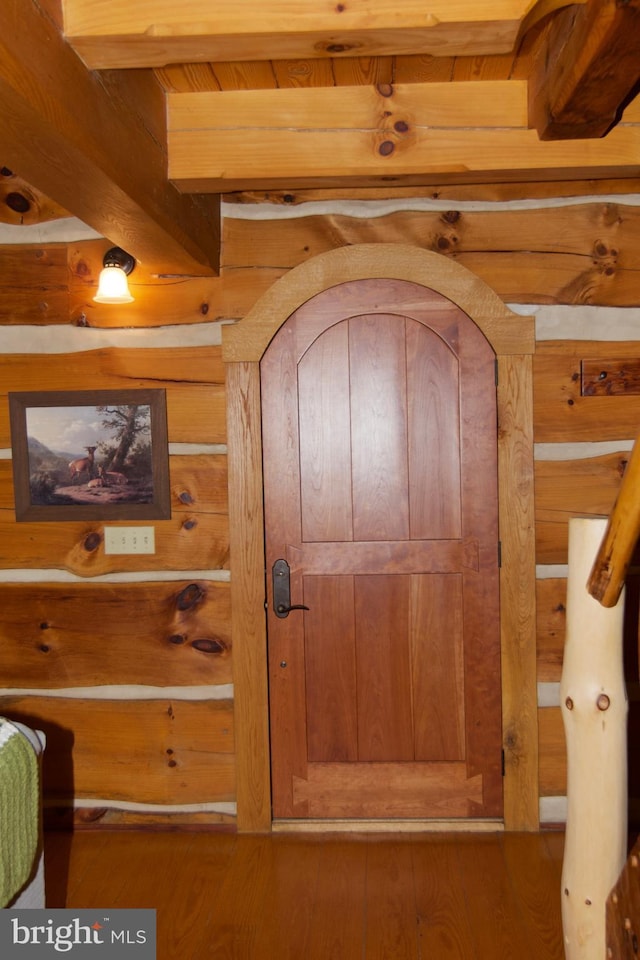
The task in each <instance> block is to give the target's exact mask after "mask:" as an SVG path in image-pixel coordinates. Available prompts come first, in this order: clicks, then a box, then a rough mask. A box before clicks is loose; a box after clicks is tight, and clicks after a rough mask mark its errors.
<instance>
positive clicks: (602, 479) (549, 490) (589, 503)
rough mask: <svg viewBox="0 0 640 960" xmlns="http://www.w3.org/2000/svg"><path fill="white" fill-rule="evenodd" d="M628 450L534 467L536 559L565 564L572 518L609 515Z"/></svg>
mask: <svg viewBox="0 0 640 960" xmlns="http://www.w3.org/2000/svg"><path fill="white" fill-rule="evenodd" d="M628 460H629V453H628V451H622V452H620V453H616V454H606V455H604V456H601V457H588V458H585V459H580V460H539V461H537V462H536V464H535V490H536V499H535V514H536V559H537V562H538V563H566V562H567V545H568V523H569V519H570V517H572V516H574V517H575V516H591V517H602V516H607V515H608V514H609V512H610V511H611V509H612V507H613V504H614V502H615V499H616V496H617V493H618V490H619V489H620V484H621V480H622V476H623V475H624V472H625V467H626V464H627V462H628Z"/></svg>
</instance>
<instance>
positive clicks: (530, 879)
mask: <svg viewBox="0 0 640 960" xmlns="http://www.w3.org/2000/svg"><path fill="white" fill-rule="evenodd" d="M501 845H502V850H503V855H504V859H505V862H506V864H507V869H508V872H509V879H510V881H511V885H512V887H513V889H514V892H515V894H516V896H517V898H518V903H519V905H520V914H521V917H522V923H523V926H524V927H525V929H526V930H527V931H528V934H529V942H530V944H531V948H532V949H533V951H534V955H535V956H544V957H553V958H554V960H564V947H563V943H562V935H561V929H562V914H561V909H560V878H559V876H558V871H557V869H556V864H554V863H553V861H552V860H551V859H550V858H547V857H544V856H541V855H540V854H541V848H540V841H539V838H538V837H537V836H536V835H535V834H517V835H516V834H504V835H503V836H502V837H501ZM543 850H544V848H543Z"/></svg>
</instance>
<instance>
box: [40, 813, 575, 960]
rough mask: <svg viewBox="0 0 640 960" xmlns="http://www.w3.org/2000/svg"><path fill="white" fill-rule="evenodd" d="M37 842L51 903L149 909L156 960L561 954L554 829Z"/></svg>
mask: <svg viewBox="0 0 640 960" xmlns="http://www.w3.org/2000/svg"><path fill="white" fill-rule="evenodd" d="M45 844H46V846H45V855H46V859H47V863H48V864H51V870H50V872H49V873H48V874H47V894H48V901H49V903H50V904H51V906H53V907H64V906H66V907H67V908H69V909H78V908H80V907H84V908H90V907H96V908H100V909H103V908H114V907H118V906H120V907H122V906H127V907H148V908H154V909H156V911H157V923H158V960H174V958H175V957H176V956H189V957H193V958H194V960H206V958H207V956H209V957H210V956H211V955H212V951H215V952H214V953H213V955H214V956H216V957H218V956H219V957H221V958H222V957H225V958H234V960H239V958H243V960H244V958H247V960H249V958H250V960H273V958H274V957H279V958H283V960H298V958H301V957H304V958H305V960H329V958H330V960H345V958H352V957H366V958H367V960H370V958H373V957H376V958H377V960H380V958H382V957H384V958H385V960H389V958H391V957H393V958H396V957H402V958H403V960H405V958H406V960H409V958H411V960H431V958H432V957H433V958H437V960H469V958H471V957H473V958H478V960H496V958H497V957H503V956H504V957H507V956H514V957H515V956H517V957H518V958H520V960H561V958H562V926H561V922H560V915H559V901H560V896H559V892H558V891H559V885H560V865H561V861H562V846H563V836H562V833H553V834H529V835H522V834H520V835H513V836H509V837H507V836H506V835H504V836H501V835H500V834H493V835H490V836H487V837H482V838H480V837H474V836H471V835H468V836H464V837H461V836H459V835H458V836H456V835H452V834H450V833H449V834H440V835H437V836H433V835H432V836H427V835H424V834H423V835H413V836H412V837H411V838H398V837H397V836H396V837H390V836H389V835H386V836H385V835H366V834H364V835H353V834H351V835H349V834H346V835H343V836H340V837H336V836H321V837H309V836H304V837H297V836H291V835H289V836H287V835H284V836H281V835H277V836H274V837H271V838H265V837H256V836H246V837H241V836H230V835H228V834H221V833H213V832H212V833H193V832H190V833H185V832H182V833H179V832H178V833H176V832H169V833H167V832H165V833H158V832H155V833H153V832H151V833H150V832H149V831H144V830H129V831H116V830H113V831H111V832H109V833H106V832H96V831H86V830H85V831H76V832H75V833H74V834H73V835H69V834H63V833H47V835H46V837H45ZM131 862H137V863H139V864H140V869H138V870H130V869H128V867H129V865H130V864H131ZM479 887H480V890H479V889H478V888H479ZM211 891H215V897H213V898H212V896H211ZM478 896H479V897H480V901H479V903H476V898H477V897H478ZM488 918H490V922H488ZM518 931H519V932H518ZM505 942H506V943H508V944H510V945H515V946H516V947H517V948H518V951H517V952H516V953H514V954H509V953H505V954H503V953H501V949H500V948H501V946H502V945H503V944H504V943H505ZM383 950H386V952H382V951H383Z"/></svg>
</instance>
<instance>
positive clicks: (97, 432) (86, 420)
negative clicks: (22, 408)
mask: <svg viewBox="0 0 640 960" xmlns="http://www.w3.org/2000/svg"><path fill="white" fill-rule="evenodd" d="M26 417H27V436H28V437H31V438H32V439H35V440H39V441H40V443H44V444H45V446H47V447H48V448H49V450H53V451H56V452H58V453H70V454H77V453H82V452H83V451H84V448H85V447H95V446H97V443H98V440H101V439H105V430H104V427H103V426H102V425H101V415H100V414H99V413H98V411H97V410H96V408H95V407H27V410H26Z"/></svg>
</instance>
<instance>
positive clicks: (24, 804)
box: [0, 718, 40, 907]
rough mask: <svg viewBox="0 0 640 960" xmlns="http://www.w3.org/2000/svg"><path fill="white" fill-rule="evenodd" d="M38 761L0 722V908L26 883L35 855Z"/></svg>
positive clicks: (24, 742) (17, 734)
mask: <svg viewBox="0 0 640 960" xmlns="http://www.w3.org/2000/svg"><path fill="white" fill-rule="evenodd" d="M39 801H40V786H39V782H38V758H37V757H36V753H35V750H34V749H33V747H32V746H31V744H30V743H29V741H28V740H27V738H26V737H25V736H24V735H23V734H22V733H21V732H20V731H19V730H18V729H17V727H15V726H14V724H12V723H11V722H10V721H9V720H5V719H3V718H0V907H6V905H7V904H8V903H9V902H10V901H11V900H12V899H13V897H14V896H15V895H16V894H17V893H18V892H19V891H20V889H21V888H22V887H23V886H24V885H25V883H26V882H27V881H28V879H29V877H30V875H31V871H32V869H33V865H34V861H35V858H36V854H37V851H38V834H39V818H40V812H39V811H40V802H39Z"/></svg>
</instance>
